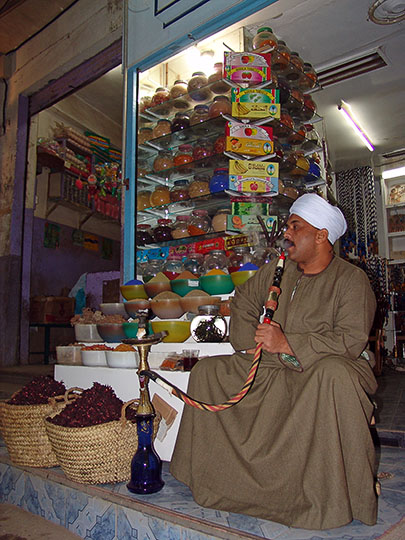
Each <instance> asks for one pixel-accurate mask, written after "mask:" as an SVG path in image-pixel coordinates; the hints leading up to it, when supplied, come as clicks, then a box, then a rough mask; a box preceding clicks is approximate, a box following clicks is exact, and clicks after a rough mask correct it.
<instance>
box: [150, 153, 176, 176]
mask: <svg viewBox="0 0 405 540" xmlns="http://www.w3.org/2000/svg"><path fill="white" fill-rule="evenodd" d="M173 166H174V163H173V158H172V153H171V152H169V151H167V150H160V151H159V153H158V155H157V156H156V158H155V160H154V162H153V170H154V171H156V172H158V171H164V170H165V169H171V168H172V167H173Z"/></svg>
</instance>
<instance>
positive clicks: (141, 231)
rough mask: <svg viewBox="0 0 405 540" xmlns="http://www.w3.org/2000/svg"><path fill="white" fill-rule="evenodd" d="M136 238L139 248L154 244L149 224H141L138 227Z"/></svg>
mask: <svg viewBox="0 0 405 540" xmlns="http://www.w3.org/2000/svg"><path fill="white" fill-rule="evenodd" d="M135 237H136V245H137V246H145V245H146V244H151V243H152V242H153V238H152V227H151V226H150V225H148V224H147V223H141V224H139V225H137V226H136V233H135Z"/></svg>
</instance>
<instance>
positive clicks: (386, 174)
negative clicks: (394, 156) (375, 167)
mask: <svg viewBox="0 0 405 540" xmlns="http://www.w3.org/2000/svg"><path fill="white" fill-rule="evenodd" d="M398 176H405V167H397V168H396V169H388V171H383V173H382V177H383V178H384V180H386V179H387V178H398Z"/></svg>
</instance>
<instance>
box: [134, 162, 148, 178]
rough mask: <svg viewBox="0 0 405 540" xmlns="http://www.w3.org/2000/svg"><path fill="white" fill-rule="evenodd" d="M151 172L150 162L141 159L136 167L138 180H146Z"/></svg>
mask: <svg viewBox="0 0 405 540" xmlns="http://www.w3.org/2000/svg"><path fill="white" fill-rule="evenodd" d="M149 172H150V170H149V166H148V162H147V161H146V160H144V159H139V160H138V163H137V167H136V174H137V178H144V177H145V175H146V174H148V173H149Z"/></svg>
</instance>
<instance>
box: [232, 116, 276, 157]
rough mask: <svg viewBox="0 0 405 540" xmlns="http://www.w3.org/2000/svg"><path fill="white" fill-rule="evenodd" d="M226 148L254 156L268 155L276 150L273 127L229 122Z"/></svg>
mask: <svg viewBox="0 0 405 540" xmlns="http://www.w3.org/2000/svg"><path fill="white" fill-rule="evenodd" d="M225 135H226V142H225V150H227V151H228V152H238V153H239V154H248V155H252V156H267V155H269V154H272V153H273V152H274V145H273V128H271V127H265V126H255V125H254V124H252V125H250V124H243V123H242V122H227V124H226V126H225Z"/></svg>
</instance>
